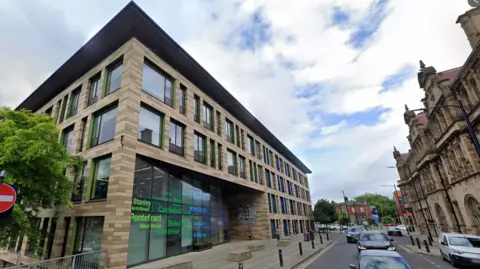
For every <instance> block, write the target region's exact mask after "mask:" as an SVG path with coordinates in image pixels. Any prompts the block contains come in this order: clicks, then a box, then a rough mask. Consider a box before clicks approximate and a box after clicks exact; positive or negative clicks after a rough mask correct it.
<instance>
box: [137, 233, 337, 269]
mask: <svg viewBox="0 0 480 269" xmlns="http://www.w3.org/2000/svg"><path fill="white" fill-rule="evenodd" d="M322 237H323V245H321V244H320V239H319V237H318V233H317V234H316V235H315V240H314V243H315V249H312V243H311V242H310V241H308V242H305V241H304V236H303V234H298V235H293V236H292V239H291V242H290V245H288V246H286V247H277V240H275V239H266V240H252V241H248V240H232V242H230V243H226V244H222V245H219V246H215V247H213V248H212V249H209V250H205V251H201V252H190V253H187V254H183V255H179V256H175V257H171V258H167V259H163V260H160V261H156V262H151V263H148V264H143V265H139V266H135V267H133V268H134V269H158V268H163V267H164V266H166V265H169V264H172V263H177V262H182V261H183V262H185V261H192V263H193V268H194V269H211V268H217V269H236V268H239V265H238V264H239V263H238V262H230V261H228V254H229V253H230V252H231V251H236V250H244V249H247V247H248V245H250V244H251V243H259V242H262V243H263V244H265V249H264V250H261V251H257V252H252V258H251V259H248V260H245V261H243V262H242V263H243V268H244V269H264V268H268V269H273V268H292V267H293V266H295V265H297V264H298V263H300V262H302V261H304V260H305V259H307V258H308V257H310V256H311V255H313V254H315V253H317V252H319V251H320V250H322V249H324V248H325V247H327V246H328V245H329V244H330V243H332V242H333V241H332V240H330V241H328V242H327V240H326V236H325V234H322ZM330 239H332V238H330ZM299 242H301V243H302V248H303V255H302V256H300V253H299V245H298V243H299ZM279 249H282V252H283V262H284V266H283V267H280V264H279V257H278V250H279Z"/></svg>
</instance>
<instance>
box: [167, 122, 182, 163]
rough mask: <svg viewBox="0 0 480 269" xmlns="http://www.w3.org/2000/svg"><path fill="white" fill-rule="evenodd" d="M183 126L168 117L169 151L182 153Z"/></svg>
mask: <svg viewBox="0 0 480 269" xmlns="http://www.w3.org/2000/svg"><path fill="white" fill-rule="evenodd" d="M183 128H184V127H183V126H182V125H180V124H179V123H177V122H175V121H172V119H170V130H169V131H170V132H169V133H170V137H169V141H170V142H169V151H170V152H173V153H177V154H180V155H183V154H184V152H183Z"/></svg>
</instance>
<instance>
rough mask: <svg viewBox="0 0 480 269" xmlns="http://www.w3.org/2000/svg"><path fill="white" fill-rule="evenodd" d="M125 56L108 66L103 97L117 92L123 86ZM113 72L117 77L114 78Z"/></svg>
mask: <svg viewBox="0 0 480 269" xmlns="http://www.w3.org/2000/svg"><path fill="white" fill-rule="evenodd" d="M122 72H123V56H121V57H120V58H118V59H117V60H115V61H114V62H113V63H111V64H110V65H109V66H108V67H107V77H106V78H105V85H104V87H103V97H105V96H107V95H109V94H111V93H114V92H116V91H117V90H119V89H120V88H121V87H122ZM113 74H115V77H113V78H112V76H113Z"/></svg>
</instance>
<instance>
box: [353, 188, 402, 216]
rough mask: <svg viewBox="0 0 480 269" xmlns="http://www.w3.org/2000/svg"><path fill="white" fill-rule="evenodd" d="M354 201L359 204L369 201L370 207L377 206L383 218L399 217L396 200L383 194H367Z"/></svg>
mask: <svg viewBox="0 0 480 269" xmlns="http://www.w3.org/2000/svg"><path fill="white" fill-rule="evenodd" d="M354 200H355V201H356V202H358V203H364V202H365V201H367V203H368V205H372V206H375V207H376V208H377V210H378V213H379V215H380V216H381V217H386V216H390V217H392V218H396V216H397V207H396V205H395V200H393V199H390V198H388V197H386V196H383V195H381V194H375V193H365V194H362V195H360V196H357V197H355V198H354Z"/></svg>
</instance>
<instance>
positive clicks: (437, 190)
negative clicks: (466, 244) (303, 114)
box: [393, 9, 480, 236]
mask: <svg viewBox="0 0 480 269" xmlns="http://www.w3.org/2000/svg"><path fill="white" fill-rule="evenodd" d="M479 14H480V12H479V9H472V10H470V11H467V12H466V13H465V14H463V15H461V16H460V17H459V19H458V21H457V22H458V23H461V25H462V27H463V29H464V31H465V33H466V35H467V38H468V39H469V41H470V44H471V45H472V48H473V51H472V53H471V55H470V56H469V58H468V59H467V61H466V63H465V65H464V66H462V67H459V68H455V69H451V70H447V71H443V72H437V71H436V70H435V68H434V67H432V66H426V65H425V64H424V63H423V62H422V61H420V70H419V72H418V82H419V86H420V88H421V89H423V90H424V92H425V98H424V99H422V102H423V104H424V108H425V109H424V110H423V111H422V112H421V113H415V112H414V111H411V110H409V109H408V107H407V106H405V107H406V111H405V113H404V119H405V124H407V125H408V127H409V131H410V133H409V135H408V137H407V138H408V142H409V143H410V147H411V150H409V151H408V153H400V152H399V151H398V150H397V149H395V148H394V152H393V156H394V158H395V160H396V163H397V169H398V173H399V176H400V180H399V182H398V185H399V187H400V189H401V191H402V193H403V197H404V200H405V202H406V203H405V205H406V208H407V210H409V211H410V212H412V213H413V215H412V217H411V218H410V217H409V218H408V220H407V222H408V223H409V224H412V225H416V226H417V227H418V228H419V229H420V231H421V232H422V233H425V234H428V233H429V234H431V235H432V236H437V235H438V234H439V233H441V232H462V233H469V234H480V202H479V201H480V187H479V186H480V158H479V155H478V154H477V152H476V150H475V147H474V145H473V143H472V138H471V137H470V135H469V132H468V129H467V127H466V122H465V120H464V119H463V117H462V115H461V109H460V107H459V102H458V100H460V101H461V102H462V104H463V105H464V107H465V110H466V113H467V114H468V118H469V119H470V121H471V122H472V124H473V127H474V132H475V133H476V134H477V137H478V133H479V132H480V124H479V122H480V116H479V115H480V61H479V60H478V59H479V56H480V52H479V49H478V46H476V45H477V42H478V40H479V36H480V35H479V33H480V32H479V29H480V28H479V26H480V17H479V16H478V15H479Z"/></svg>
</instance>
